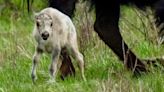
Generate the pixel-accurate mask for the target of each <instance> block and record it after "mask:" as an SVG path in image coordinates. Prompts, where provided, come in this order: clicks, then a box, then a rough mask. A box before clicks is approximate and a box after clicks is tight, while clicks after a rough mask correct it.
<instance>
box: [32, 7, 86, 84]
mask: <svg viewBox="0 0 164 92" xmlns="http://www.w3.org/2000/svg"><path fill="white" fill-rule="evenodd" d="M33 35H34V38H35V40H36V42H37V46H36V49H35V53H34V56H33V66H32V73H31V77H32V80H33V82H34V81H35V80H36V67H37V64H38V62H39V58H40V56H41V54H42V53H43V52H48V53H51V54H52V63H51V65H50V77H51V80H54V78H55V76H56V73H57V64H58V59H59V56H60V54H61V50H62V48H66V49H67V51H68V53H69V54H70V55H71V56H72V57H73V58H75V59H76V60H77V61H78V64H79V67H80V71H81V76H82V78H83V79H84V80H85V76H84V60H83V55H82V54H81V53H80V52H79V50H78V45H77V35H76V30H75V27H74V25H73V23H72V21H71V19H70V18H69V17H68V16H66V15H65V14H63V13H61V12H60V11H58V10H56V9H54V8H45V9H43V10H42V11H41V12H39V13H37V14H36V15H35V27H34V31H33Z"/></svg>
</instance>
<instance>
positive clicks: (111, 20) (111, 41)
mask: <svg viewBox="0 0 164 92" xmlns="http://www.w3.org/2000/svg"><path fill="white" fill-rule="evenodd" d="M100 4H101V5H99V3H96V4H95V5H96V22H95V24H94V29H95V31H96V32H97V33H98V35H99V37H100V38H101V39H102V40H103V41H104V42H105V43H106V44H107V45H108V46H109V47H110V48H111V49H112V50H113V52H114V53H115V54H116V55H117V56H118V57H119V58H120V59H121V61H124V64H125V65H126V67H127V68H128V69H130V70H132V71H133V72H134V73H135V74H140V73H141V71H146V68H145V65H144V64H143V63H142V62H141V60H140V59H138V58H137V57H136V56H135V54H134V53H133V52H132V51H131V50H129V48H128V46H127V45H126V43H125V42H124V41H123V39H122V37H121V34H120V31H119V27H118V21H119V12H120V7H119V4H118V3H116V2H113V3H112V4H113V5H108V6H105V5H106V4H104V5H102V3H100ZM114 4H115V5H114ZM107 7H108V9H106V8H107Z"/></svg>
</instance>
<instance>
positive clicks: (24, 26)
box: [0, 0, 164, 92]
mask: <svg viewBox="0 0 164 92" xmlns="http://www.w3.org/2000/svg"><path fill="white" fill-rule="evenodd" d="M15 2H18V0H15ZM19 7H21V6H19ZM34 7H35V8H36V7H38V8H37V9H38V10H39V9H41V8H40V7H44V5H34ZM37 9H36V10H37ZM123 11H124V12H123V13H124V14H123V15H122V17H123V19H122V20H121V22H120V27H121V29H122V31H121V33H122V35H123V38H124V39H125V41H126V42H127V43H128V45H129V47H130V48H131V49H132V50H133V51H134V52H135V53H136V55H137V56H138V57H140V58H149V57H158V56H162V55H163V52H164V47H163V46H158V45H156V44H154V43H151V41H150V40H149V39H145V35H143V34H142V33H141V32H140V31H137V30H135V28H134V27H132V26H131V25H130V24H128V23H127V22H126V20H124V19H125V18H127V19H128V20H129V21H130V22H131V23H134V24H136V26H137V27H139V29H140V30H141V31H142V29H143V28H142V27H140V26H141V25H142V24H141V23H140V21H139V19H138V18H137V20H138V21H135V20H134V18H136V14H135V13H134V12H133V11H132V10H131V9H127V8H125V9H123ZM3 12H4V13H3V14H2V15H1V16H0V25H1V26H0V92H163V91H164V86H163V84H164V73H163V70H164V69H163V68H152V69H151V72H150V73H148V74H145V75H142V76H140V77H138V78H136V77H133V76H132V75H131V73H130V72H128V71H127V70H126V69H125V68H124V66H123V64H122V63H121V62H120V61H119V60H118V58H117V57H116V56H115V54H114V53H113V52H112V51H111V50H110V49H109V48H108V47H107V46H106V45H105V44H104V43H103V42H102V41H101V40H100V39H99V37H98V36H97V35H96V34H95V33H94V31H93V28H90V30H92V31H91V34H92V35H90V36H91V37H90V38H87V40H88V42H85V41H86V38H83V37H82V36H81V33H82V32H81V31H80V30H84V29H85V26H86V25H85V21H86V19H85V18H84V19H81V18H80V19H79V17H80V12H79V10H77V12H76V14H77V15H78V16H77V17H75V18H74V23H75V24H76V27H77V29H78V38H79V41H81V42H79V45H80V50H81V52H82V53H83V54H84V59H85V63H86V67H85V75H86V78H87V81H86V82H84V81H82V79H81V78H80V72H79V70H78V69H77V65H76V64H75V67H76V71H77V73H76V77H75V78H73V77H68V78H67V79H66V80H65V81H62V80H61V79H60V78H59V75H58V77H57V78H56V81H57V83H54V84H47V81H48V79H49V70H48V68H49V64H50V57H49V56H48V55H46V54H44V55H43V57H42V58H41V62H40V64H39V66H38V69H37V75H38V80H37V81H36V84H35V85H34V84H33V83H32V81H31V77H30V72H31V65H32V61H31V59H32V55H33V53H34V46H35V41H34V39H33V38H32V29H33V21H32V19H30V17H29V16H28V15H25V14H26V13H25V14H21V12H22V11H21V9H20V10H19V11H18V17H16V15H14V11H12V9H8V10H5V11H3ZM5 12H7V13H6V14H5ZM30 16H31V15H30ZM129 16H131V17H129ZM15 17H16V18H15ZM93 17H94V16H93ZM89 19H91V20H89V21H90V22H91V24H90V25H89V27H90V26H91V25H92V24H93V20H94V19H93V18H91V16H90V17H89ZM144 19H145V18H144ZM148 28H149V26H148ZM146 29H147V28H146ZM151 31H152V30H151ZM83 35H85V34H83ZM75 62H76V61H75Z"/></svg>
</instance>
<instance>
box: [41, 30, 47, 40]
mask: <svg viewBox="0 0 164 92" xmlns="http://www.w3.org/2000/svg"><path fill="white" fill-rule="evenodd" d="M41 36H42V38H43V40H47V38H48V37H49V33H48V32H43V33H42V34H41Z"/></svg>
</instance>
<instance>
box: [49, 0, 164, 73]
mask: <svg viewBox="0 0 164 92" xmlns="http://www.w3.org/2000/svg"><path fill="white" fill-rule="evenodd" d="M48 2H49V7H53V8H57V9H58V10H60V11H61V12H63V13H65V14H67V15H68V16H70V17H72V15H73V12H74V10H75V5H76V3H77V0H49V1H48ZM89 2H91V6H95V10H96V12H95V13H96V21H95V23H94V29H95V31H96V32H97V33H98V35H99V37H100V38H101V39H102V40H103V41H104V42H105V44H106V45H108V46H109V47H110V48H111V49H112V50H113V52H114V53H115V54H116V55H117V56H118V57H119V59H120V60H121V61H122V62H123V63H124V64H125V66H126V67H127V68H128V69H130V70H132V71H133V72H134V74H140V73H141V72H146V71H147V69H146V65H145V63H143V62H142V61H149V62H151V60H141V59H139V58H138V57H137V56H136V55H135V54H134V53H133V52H132V51H131V50H130V49H129V48H128V46H127V44H126V43H125V42H124V41H123V39H122V36H121V34H120V30H119V24H118V22H119V18H120V6H121V5H136V6H137V7H138V8H140V9H142V10H145V8H146V7H151V8H152V10H153V11H154V15H155V18H156V24H157V26H161V25H162V24H163V22H164V0H90V1H89ZM160 28H161V32H162V30H163V29H164V26H162V27H160ZM64 55H65V56H64V57H66V56H67V55H66V53H65V54H64ZM66 58H67V59H68V61H69V62H70V63H71V61H70V57H68V56H67V57H66ZM67 59H65V60H67ZM67 67H68V66H67ZM67 69H68V68H67ZM73 70H74V69H73ZM63 73H64V72H63Z"/></svg>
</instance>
